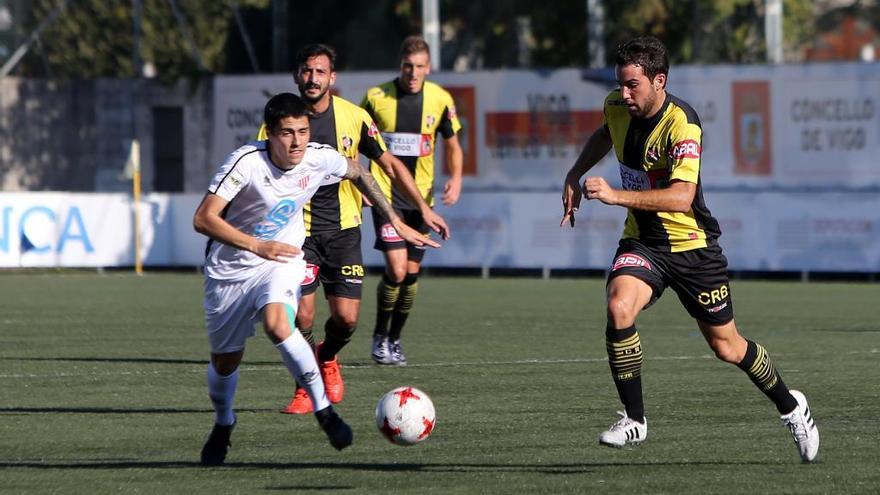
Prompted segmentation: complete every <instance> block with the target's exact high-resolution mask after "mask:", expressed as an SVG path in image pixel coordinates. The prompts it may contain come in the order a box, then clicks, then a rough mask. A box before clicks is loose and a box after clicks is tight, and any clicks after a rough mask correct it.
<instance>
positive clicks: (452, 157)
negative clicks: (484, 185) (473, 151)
mask: <svg viewBox="0 0 880 495" xmlns="http://www.w3.org/2000/svg"><path fill="white" fill-rule="evenodd" d="M443 142H444V145H445V147H446V171H447V172H448V173H449V180H447V181H446V185H444V186H443V204H444V205H454V204H455V203H457V202H458V198H459V197H460V196H461V174H462V171H463V170H464V152H463V151H462V150H461V142H459V140H458V135H457V134H456V135H453V136H451V137H449V138H446V139H444V140H443Z"/></svg>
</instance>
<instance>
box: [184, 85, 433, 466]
mask: <svg viewBox="0 0 880 495" xmlns="http://www.w3.org/2000/svg"><path fill="white" fill-rule="evenodd" d="M263 119H264V121H265V124H266V127H267V129H268V130H269V132H268V139H267V140H266V141H255V142H252V143H249V144H246V145H245V146H242V147H241V148H239V149H237V150H235V151H234V152H233V153H232V154H231V155H229V157H228V158H227V159H226V162H225V163H224V164H223V165H222V166H221V167H220V170H219V171H218V172H217V174H216V175H215V176H214V179H213V180H212V181H211V185H210V188H209V192H208V193H207V194H206V195H205V197H204V199H203V200H202V203H201V204H200V205H199V207H198V209H197V210H196V213H195V217H194V219H193V226H194V228H195V230H196V231H197V232H199V233H201V234H204V235H206V236H208V237H209V238H210V240H209V242H208V249H207V257H206V260H205V303H204V306H205V326H206V328H207V331H208V340H209V342H210V345H211V363H210V364H209V365H208V373H207V375H208V393H209V396H210V398H211V402H212V404H213V406H214V412H215V416H214V423H215V424H214V428H213V430H212V431H211V434H210V436H209V437H208V440H207V442H206V443H205V445H204V447H203V448H202V453H201V462H202V464H203V465H220V464H223V462H224V461H225V459H226V454H227V451H228V449H229V446H230V442H229V439H230V435H231V433H232V429H233V428H234V427H235V423H236V416H235V412H234V410H233V399H234V397H235V390H236V386H237V384H238V376H239V372H238V367H239V364H240V363H241V360H242V356H243V355H244V349H245V341H246V340H247V339H248V338H249V337H251V336H253V335H254V333H255V325H256V324H257V323H258V322H259V321H262V322H263V327H264V329H265V331H266V335H267V336H268V337H269V339H270V340H271V341H272V343H273V344H275V346H276V348H277V349H278V350H279V352H280V353H281V359H282V361H283V362H284V365H285V366H286V367H287V369H288V370H289V371H290V374H291V375H292V376H293V378H294V379H295V380H296V381H297V382H299V383H300V385H301V386H303V387H305V388H306V390H307V391H308V393H309V397H311V398H312V402H313V406H314V410H315V411H316V412H315V417H316V418H317V420H318V424H319V425H320V426H321V428H322V429H323V430H324V432H325V433H326V434H327V437H328V439H329V441H330V444H331V445H332V446H333V447H335V448H336V449H338V450H341V449H343V448H345V447H347V446H349V445H351V442H352V438H353V435H352V431H351V428H350V427H349V426H348V425H347V424H346V423H345V422H344V421H343V420H342V419H341V418H340V417H339V415H338V414H336V412H335V411H334V410H333V407H332V406H331V405H330V402H329V401H328V400H327V396H326V394H325V392H324V382H323V380H322V379H321V374H320V372H319V371H318V366H317V363H316V361H315V355H314V353H313V352H312V349H311V347H310V346H309V345H308V343H306V341H305V339H303V337H302V335H300V333H299V331H298V330H296V328H295V326H294V317H295V316H296V310H297V303H298V300H299V295H300V292H299V288H300V283H301V281H302V279H303V277H304V276H305V261H304V260H303V255H302V251H301V250H300V248H301V247H302V244H303V241H304V239H305V225H304V223H303V205H305V204H306V203H307V202H308V201H309V199H310V198H311V197H312V195H313V194H314V193H315V191H316V190H317V189H318V186H320V185H321V183H322V182H323V181H324V180H325V179H330V178H331V176H332V177H338V178H345V179H351V180H352V182H354V183H355V185H357V187H358V189H360V190H361V192H363V193H364V195H365V196H366V197H367V198H368V199H369V200H370V201H372V203H373V205H374V207H375V208H377V209H379V211H380V212H381V213H382V214H383V215H387V216H388V217H389V218H393V219H394V220H393V222H394V227H395V228H396V229H397V231H398V233H401V235H402V236H404V237H407V240H408V241H409V242H413V243H417V244H419V243H420V244H422V245H427V246H431V247H439V245H438V244H437V243H436V242H434V241H431V240H429V239H427V238H426V237H424V236H423V235H422V234H420V233H418V232H417V231H415V230H413V229H411V228H409V227H407V225H406V224H405V223H404V222H403V221H402V220H401V219H400V218H398V217H397V216H396V215H395V214H394V211H393V209H392V208H391V206H390V205H389V204H388V202H387V201H385V197H384V195H383V194H382V192H381V190H380V188H379V186H378V184H376V181H375V179H373V177H372V176H371V175H370V174H369V172H367V171H366V170H365V169H364V168H363V167H361V165H360V164H358V163H357V162H354V161H350V160H348V159H346V158H345V157H343V156H342V155H340V154H339V152H337V151H336V150H335V149H334V148H332V147H330V146H326V145H320V144H316V143H309V120H308V110H307V108H306V105H305V104H304V103H303V102H302V100H301V99H300V98H299V97H298V96H296V95H294V94H292V93H281V94H278V95H275V96H274V97H272V98H271V99H270V100H269V102H268V103H266V107H265V109H264V112H263Z"/></svg>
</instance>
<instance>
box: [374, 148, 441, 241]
mask: <svg viewBox="0 0 880 495" xmlns="http://www.w3.org/2000/svg"><path fill="white" fill-rule="evenodd" d="M376 162H377V163H378V164H379V165H380V166H381V167H382V170H383V171H384V172H385V174H387V175H388V177H390V178H391V180H392V181H393V182H394V185H395V186H397V187H398V188H400V189H401V190H402V191H403V192H405V193H406V195H407V197H409V199H410V200H412V202H413V203H414V204H415V205H416V206H418V207H419V211H420V212H421V213H422V218H423V219H424V220H425V224H427V225H428V227H429V228H430V229H431V230H433V231H434V232H437V233H438V234H440V237H442V238H443V239H449V235H450V232H449V227H448V226H447V225H446V221H445V220H443V217H441V216H440V215H438V214H437V213H436V212H435V211H434V209H433V208H431V207H430V206H429V205H428V203H427V201H425V199H424V198H422V194H421V193H420V192H419V188H418V186H416V181H415V179H413V176H412V174H411V173H410V171H409V169H408V168H406V165H404V163H403V162H402V161H400V159H399V158H397V157H396V156H394V155H392V154H391V153H390V152H388V151H386V152H384V153H382V155H381V156H379V158H377V159H376Z"/></svg>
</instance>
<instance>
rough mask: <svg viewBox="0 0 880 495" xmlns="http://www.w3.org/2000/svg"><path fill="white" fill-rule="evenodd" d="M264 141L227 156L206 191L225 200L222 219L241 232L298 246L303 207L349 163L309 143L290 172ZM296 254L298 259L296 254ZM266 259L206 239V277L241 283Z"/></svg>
mask: <svg viewBox="0 0 880 495" xmlns="http://www.w3.org/2000/svg"><path fill="white" fill-rule="evenodd" d="M268 146H269V143H268V141H253V142H251V143H248V144H246V145H244V146H242V147H241V148H239V149H237V150H235V151H234V152H232V154H231V155H229V157H228V158H227V159H226V162H225V163H224V164H223V165H221V166H220V170H219V171H218V172H217V175H215V176H214V179H213V180H212V181H211V186H210V188H209V192H210V193H212V194H216V195H217V196H220V197H221V198H223V199H225V200H227V201H229V204H228V205H227V206H226V209H225V210H224V211H223V218H224V219H225V220H226V221H227V222H229V224H230V225H232V226H233V227H235V228H236V229H238V230H240V231H242V232H244V233H245V234H248V235H251V236H254V237H256V238H258V239H262V240H273V241H279V242H284V243H287V244H291V245H294V246H297V247H300V248H301V247H302V245H303V241H304V240H305V237H306V228H305V224H304V223H303V206H304V205H305V204H306V203H308V201H309V200H310V199H311V197H312V196H313V195H314V194H315V191H317V190H318V187H319V186H320V185H321V184H322V183H323V182H324V181H325V180H327V178H328V177H331V176H332V177H343V176H345V173H346V172H347V171H348V160H346V158H345V157H343V156H342V155H340V154H339V152H338V151H336V149H335V148H333V147H331V146H327V145H323V144H318V143H309V144H308V146H307V147H306V152H305V155H304V156H303V160H302V161H301V162H300V163H299V164H297V165H296V166H295V167H294V168H293V169H291V170H282V169H280V168H278V167H276V166H275V165H274V164H273V163H272V161H271V159H270V158H269V151H268ZM300 256H301V255H300ZM265 263H272V262H271V261H269V260H267V259H265V258H261V257H259V256H257V255H256V254H254V253H251V252H250V251H245V250H242V249H238V248H235V247H232V246H228V245H226V244H223V243H222V242H218V241H215V240H210V241H208V251H207V259H206V260H205V274H206V275H207V276H209V277H211V278H213V279H217V280H243V279H246V278H248V277H250V276H252V275H253V273H254V270H256V269H258V268H259V267H260V266H262V265H263V264H265Z"/></svg>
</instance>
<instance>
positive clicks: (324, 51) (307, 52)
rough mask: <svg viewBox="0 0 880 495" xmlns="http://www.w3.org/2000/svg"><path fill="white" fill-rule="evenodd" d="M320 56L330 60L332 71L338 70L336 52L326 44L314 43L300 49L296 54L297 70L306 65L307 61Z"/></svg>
mask: <svg viewBox="0 0 880 495" xmlns="http://www.w3.org/2000/svg"><path fill="white" fill-rule="evenodd" d="M319 55H324V56H325V57H327V58H328V59H329V60H330V70H332V71H335V70H336V50H334V49H333V47H332V46H330V45H325V44H324V43H312V44H310V45H306V46H304V47H302V48H300V50H299V51H298V52H297V53H296V70H299V68H300V67H302V65H303V64H305V63H306V60H308V59H310V58H312V57H317V56H319Z"/></svg>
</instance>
